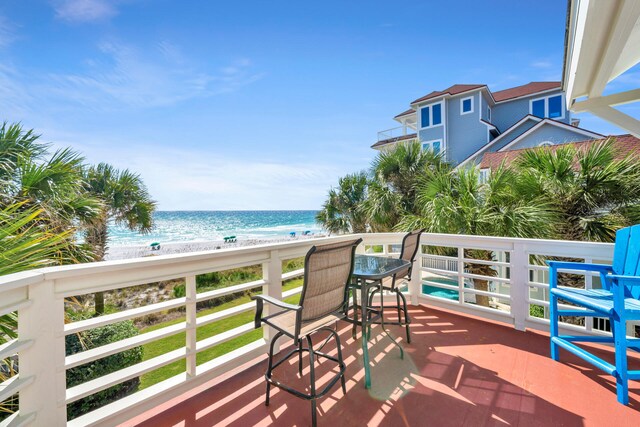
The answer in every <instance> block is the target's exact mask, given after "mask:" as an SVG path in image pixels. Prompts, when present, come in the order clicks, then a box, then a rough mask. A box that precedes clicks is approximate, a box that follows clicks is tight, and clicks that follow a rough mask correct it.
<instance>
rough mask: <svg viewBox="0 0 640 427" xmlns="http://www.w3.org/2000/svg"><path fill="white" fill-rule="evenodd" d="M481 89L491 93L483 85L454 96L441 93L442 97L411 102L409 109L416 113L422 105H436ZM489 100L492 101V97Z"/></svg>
mask: <svg viewBox="0 0 640 427" xmlns="http://www.w3.org/2000/svg"><path fill="white" fill-rule="evenodd" d="M483 89H487V91H488V92H489V93H491V91H490V90H488V88H487V85H484V86H481V87H477V88H475V89H469V90H466V91H464V92H459V93H456V94H455V95H451V94H450V93H443V94H442V95H438V96H434V97H433V98H429V99H425V100H423V101H420V102H412V103H411V104H409V107H411V108H413V109H414V110H416V111H418V108H419V107H420V106H422V105H425V104H432V103H437V102H440V101H442V100H444V99H445V98H451V97H453V96H460V95H464V94H470V93H473V92H476V91H481V90H483ZM491 98H492V99H493V96H492V97H491Z"/></svg>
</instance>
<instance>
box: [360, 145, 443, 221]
mask: <svg viewBox="0 0 640 427" xmlns="http://www.w3.org/2000/svg"><path fill="white" fill-rule="evenodd" d="M449 170H451V166H450V165H449V164H448V163H446V162H445V161H444V159H443V157H442V155H441V154H437V153H434V152H433V151H432V150H424V149H423V148H422V146H421V145H420V143H418V142H407V143H403V144H397V145H396V146H394V147H393V148H392V149H390V150H386V151H383V152H381V153H380V154H378V156H377V157H376V158H375V159H374V161H373V163H372V165H371V174H372V176H373V177H374V179H373V182H372V183H371V185H370V186H369V197H368V199H367V202H366V203H365V210H366V212H367V216H368V217H369V219H370V221H371V226H372V229H373V230H374V231H389V230H392V229H393V228H394V227H395V226H396V225H397V224H398V223H399V222H400V220H401V218H402V217H403V216H404V215H405V214H407V213H413V214H415V213H417V210H416V191H417V185H418V182H419V181H420V180H421V179H422V178H424V177H425V176H426V175H428V174H429V173H433V172H445V171H449Z"/></svg>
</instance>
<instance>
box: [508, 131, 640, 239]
mask: <svg viewBox="0 0 640 427" xmlns="http://www.w3.org/2000/svg"><path fill="white" fill-rule="evenodd" d="M515 165H516V168H517V169H518V171H519V173H520V175H521V178H520V180H519V182H520V184H521V185H520V188H519V191H520V193H521V194H523V195H527V197H542V198H544V199H545V200H547V202H548V203H550V204H552V205H553V206H554V207H555V209H556V210H557V211H558V217H557V219H558V222H557V223H556V230H557V236H556V237H558V238H561V239H565V240H582V241H598V242H612V241H613V240H614V238H615V232H616V230H617V229H619V228H621V227H624V226H626V225H630V224H631V223H634V222H637V221H638V219H640V218H639V217H638V213H640V209H639V207H640V158H638V157H637V156H627V157H625V158H623V159H616V152H615V149H614V146H613V141H612V140H608V141H604V142H601V143H596V144H593V145H591V146H589V147H588V148H587V149H584V150H578V149H576V148H575V147H574V146H571V145H568V146H563V147H558V148H556V149H552V148H540V149H536V150H527V151H525V152H524V153H523V154H521V156H520V157H519V158H518V159H517V160H516V163H515Z"/></svg>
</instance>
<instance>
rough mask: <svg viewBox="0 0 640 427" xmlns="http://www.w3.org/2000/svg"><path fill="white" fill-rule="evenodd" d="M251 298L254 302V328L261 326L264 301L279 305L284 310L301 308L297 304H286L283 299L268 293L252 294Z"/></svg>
mask: <svg viewBox="0 0 640 427" xmlns="http://www.w3.org/2000/svg"><path fill="white" fill-rule="evenodd" d="M251 299H252V300H254V301H255V302H256V317H255V319H254V323H255V327H256V329H259V328H260V326H262V309H263V307H264V302H265V301H266V302H267V303H269V304H271V305H275V306H276V307H280V308H283V309H285V310H290V311H300V310H302V307H301V306H299V305H293V304H288V303H286V302H284V301H280V300H279V299H275V298H273V297H270V296H268V295H253V296H252V297H251Z"/></svg>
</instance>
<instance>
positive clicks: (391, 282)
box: [368, 230, 424, 343]
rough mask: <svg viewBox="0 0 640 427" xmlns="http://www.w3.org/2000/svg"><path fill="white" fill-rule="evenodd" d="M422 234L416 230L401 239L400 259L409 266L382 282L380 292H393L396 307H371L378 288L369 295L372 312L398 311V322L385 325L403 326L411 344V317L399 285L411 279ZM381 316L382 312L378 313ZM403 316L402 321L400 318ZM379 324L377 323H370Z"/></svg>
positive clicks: (389, 322) (387, 322)
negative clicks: (408, 262) (387, 309)
mask: <svg viewBox="0 0 640 427" xmlns="http://www.w3.org/2000/svg"><path fill="white" fill-rule="evenodd" d="M423 232H424V230H416V231H412V232H410V233H407V234H406V235H405V236H404V238H403V239H402V249H401V250H400V259H403V260H406V261H410V262H411V264H409V266H408V267H407V268H406V269H405V270H402V271H400V272H398V273H396V274H394V275H393V276H391V277H389V278H388V279H385V280H383V281H382V290H383V291H387V292H393V293H395V294H396V305H383V306H382V307H380V306H374V305H373V297H374V296H375V294H376V293H377V292H380V289H379V288H374V289H373V291H372V292H371V293H370V294H369V305H368V306H369V307H370V308H371V310H372V312H376V311H377V310H384V309H386V308H389V309H393V308H395V309H396V310H397V311H398V321H397V322H392V321H387V320H385V322H384V323H385V325H399V326H404V327H405V328H406V331H407V342H408V343H410V342H411V334H410V331H409V325H410V324H411V316H409V312H408V310H407V299H406V298H405V296H404V294H403V292H402V289H401V284H402V283H407V282H408V281H409V280H410V279H411V272H412V271H413V263H414V261H415V259H416V254H417V253H418V249H419V244H420V235H421V234H422V233H423ZM380 313H381V315H382V316H383V315H384V313H383V311H380ZM403 315H404V320H402V317H403ZM372 323H379V322H372Z"/></svg>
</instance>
